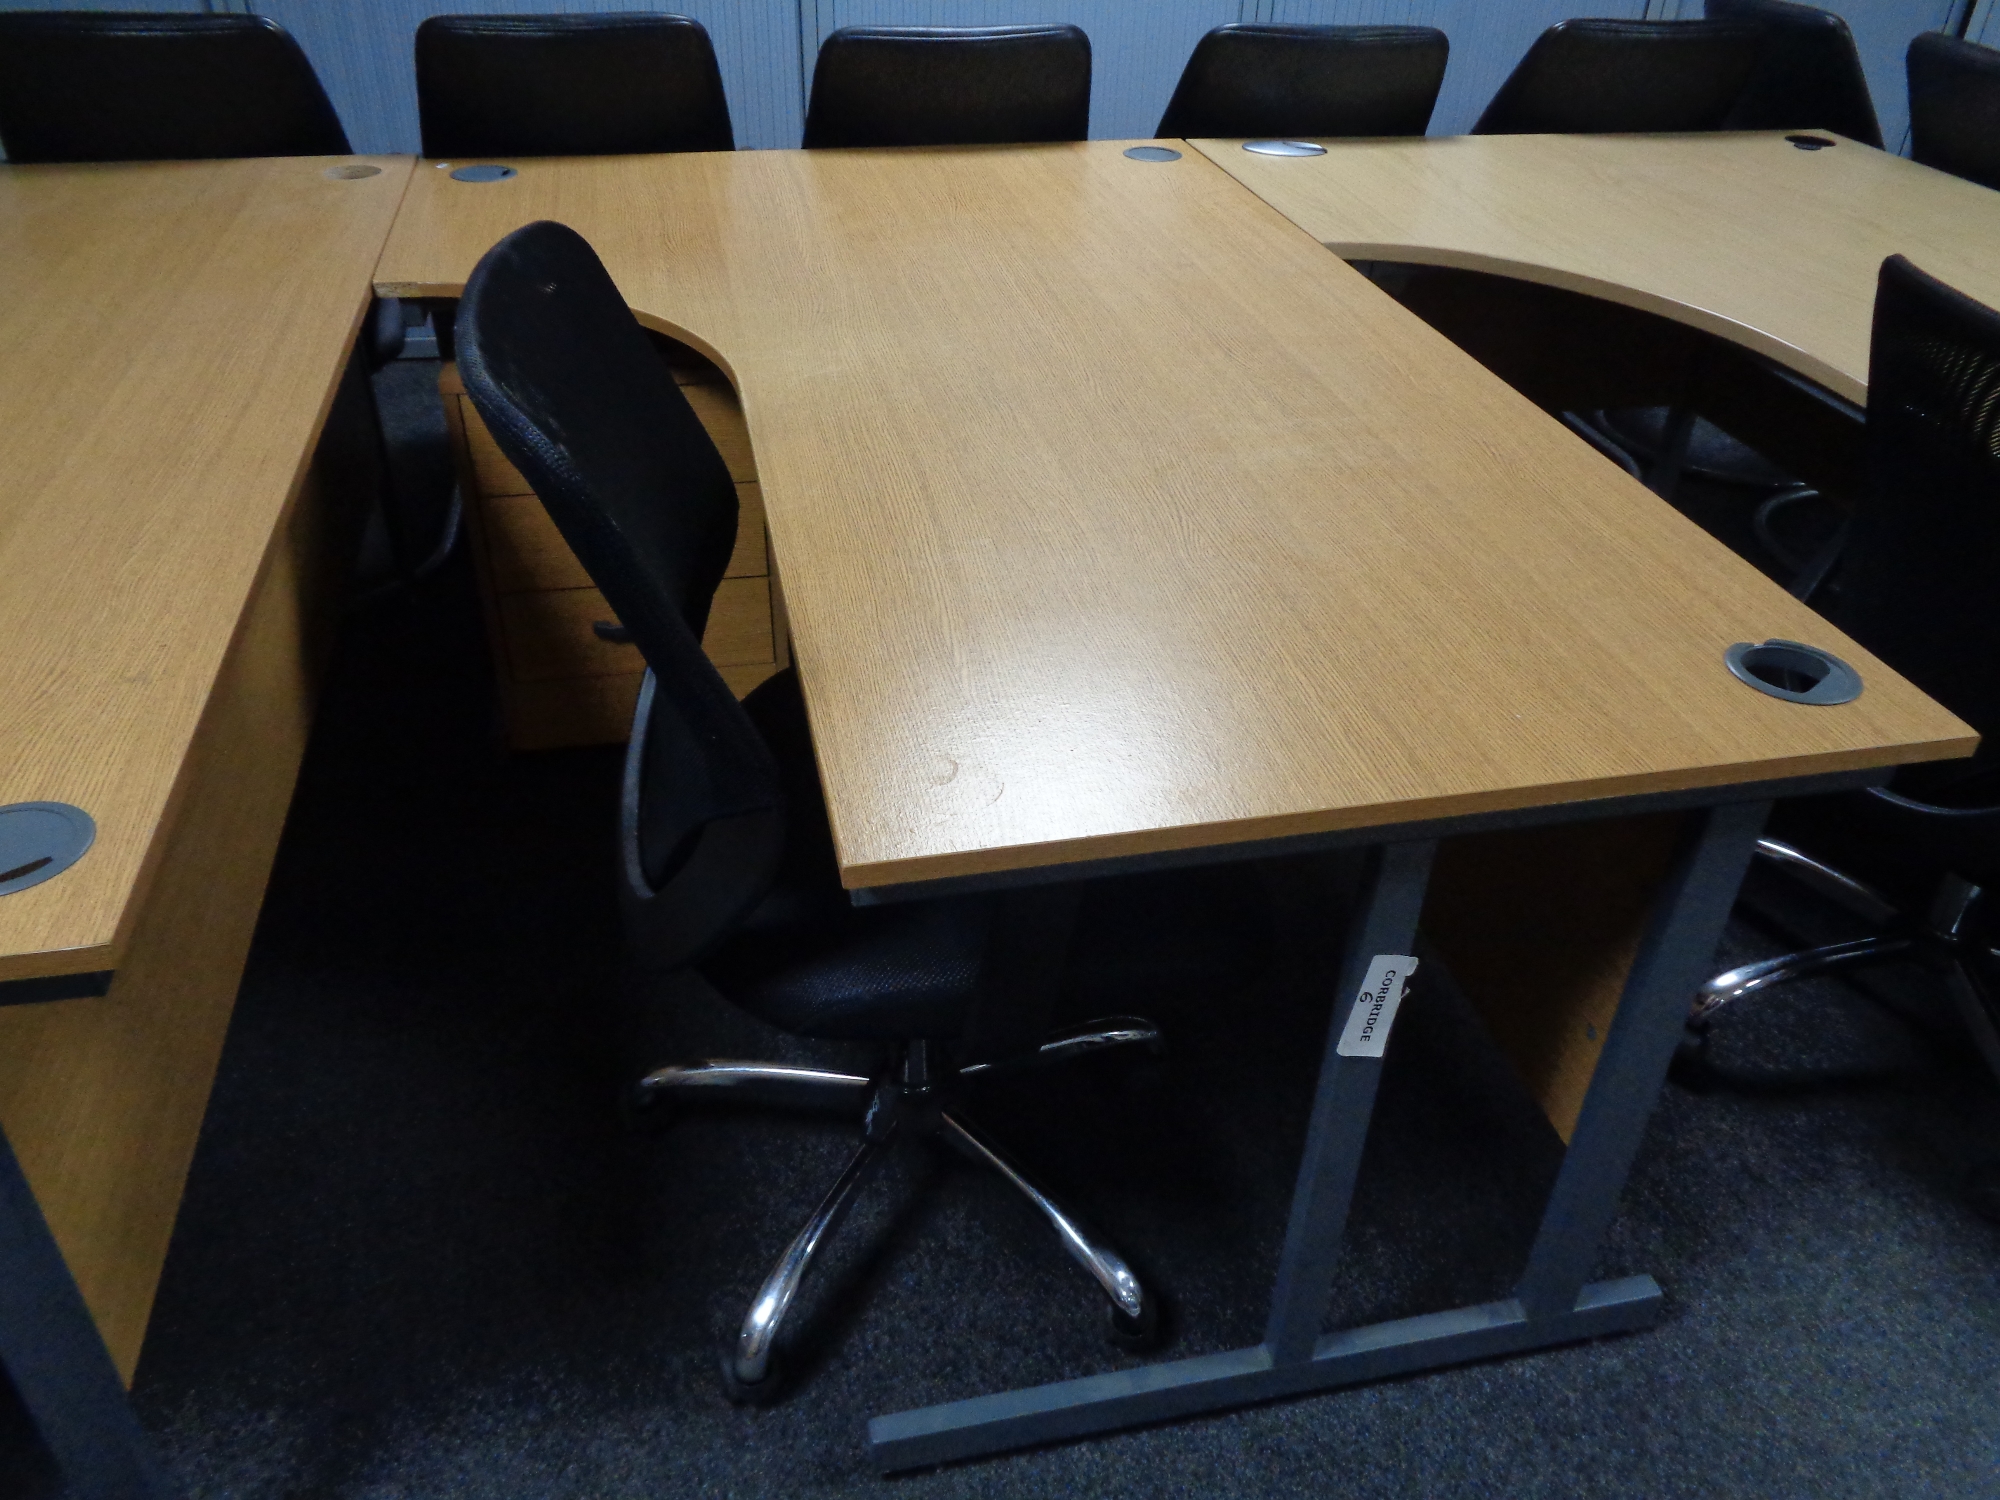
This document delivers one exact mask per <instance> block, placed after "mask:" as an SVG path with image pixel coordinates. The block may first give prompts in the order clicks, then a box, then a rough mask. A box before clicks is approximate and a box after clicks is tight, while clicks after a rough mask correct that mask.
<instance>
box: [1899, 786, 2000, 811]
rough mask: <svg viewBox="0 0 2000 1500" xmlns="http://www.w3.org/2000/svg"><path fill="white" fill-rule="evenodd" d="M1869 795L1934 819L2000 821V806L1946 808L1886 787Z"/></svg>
mask: <svg viewBox="0 0 2000 1500" xmlns="http://www.w3.org/2000/svg"><path fill="white" fill-rule="evenodd" d="M1867 790H1868V795H1869V796H1871V797H1878V798H1880V799H1881V800H1882V801H1884V802H1887V803H1890V804H1891V805H1892V806H1895V807H1900V808H1902V809H1903V810H1904V811H1905V812H1913V813H1922V814H1923V815H1924V816H1926V817H1933V818H1959V819H1977V818H1995V819H2000V804H1996V805H1994V806H1990V807H1944V806H1942V805H1940V804H1938V803H1936V802H1919V801H1918V800H1917V799H1916V798H1915V797H1906V796H1904V795H1903V794H1902V793H1901V792H1892V791H1890V790H1889V789H1888V788H1887V787H1885V786H1871V787H1869V788H1868V789H1867Z"/></svg>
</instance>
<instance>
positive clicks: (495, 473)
mask: <svg viewBox="0 0 2000 1500" xmlns="http://www.w3.org/2000/svg"><path fill="white" fill-rule="evenodd" d="M458 411H459V417H460V420H461V421H462V422H463V423H464V425H465V450H466V457H467V458H468V459H470V460H471V461H472V482H473V483H474V484H476V485H478V486H479V493H480V494H482V495H532V494H533V493H534V491H533V490H531V489H530V488H528V481H527V480H525V479H523V478H522V477H521V471H520V470H519V469H517V468H515V467H514V466H513V465H512V464H510V463H508V462H507V460H506V458H505V457H503V456H502V455H501V452H500V445H499V444H498V443H496V442H494V441H493V434H492V433H490V432H488V431H487V430H486V424H485V423H484V422H482V421H480V420H479V413H478V412H477V411H476V410H475V409H474V408H473V405H472V398H471V397H470V396H460V397H458Z"/></svg>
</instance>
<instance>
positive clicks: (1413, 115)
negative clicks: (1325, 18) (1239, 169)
mask: <svg viewBox="0 0 2000 1500" xmlns="http://www.w3.org/2000/svg"><path fill="white" fill-rule="evenodd" d="M1450 52H1451V43H1450V42H1449V41H1448V40H1446V38H1445V34H1444V33H1443V32H1442V31H1439V30H1437V29H1436V28H1435V27H1431V26H1218V27H1216V28H1215V30H1213V31H1211V32H1209V33H1208V35H1207V36H1205V37H1203V38H1202V39H1201V40H1200V41H1199V42H1197V43H1196V44H1195V49H1194V54H1193V55H1192V56H1191V57H1189V58H1188V61H1187V67H1185V68H1184V69H1182V70H1181V81H1180V83H1179V84H1178V85H1177V86H1176V87H1175V89H1174V96H1173V98H1172V99H1171V100H1169V101H1168V103H1167V112H1166V113H1165V114H1164V115H1162V116H1161V117H1160V128H1159V129H1158V130H1156V131H1154V132H1153V133H1154V134H1155V135H1158V136H1169V137H1177V138H1181V139H1185V138H1187V137H1190V136H1263V137H1271V136H1279V137H1294V138H1295V137H1299V136H1385V135H1422V134H1423V133H1424V131H1425V130H1426V129H1428V128H1429V126H1430V122H1431V111H1432V109H1434V108H1435V107H1436V106H1437V96H1438V89H1439V87H1440V86H1441V85H1442V84H1443V83H1444V67H1445V62H1446V59H1447V58H1448V57H1449V55H1450Z"/></svg>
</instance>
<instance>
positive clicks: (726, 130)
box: [417, 13, 736, 158]
mask: <svg viewBox="0 0 2000 1500" xmlns="http://www.w3.org/2000/svg"><path fill="white" fill-rule="evenodd" d="M417 114H418V117H419V118H420V119H421V120H422V122H423V132H424V155H426V156H429V157H434V158H447V157H454V156H486V157H493V156H497V157H509V156H612V155H619V154H624V153H638V152H648V151H730V150H734V149H735V145H736V138H735V135H734V133H733V132H732V131H731V130H730V127H729V102H728V100H727V99H726V98H725V97H724V96H723V92H722V72H721V69H719V68H718V67H717V66H716V62H715V48H714V46H713V45H712V44H711V43H710V42H709V39H708V32H707V31H705V30H704V29H703V28H702V25H701V23H700V22H699V21H695V20H691V19H689V18H688V17H686V16H664V15H650V14H643V13H633V14H623V15H552V16H432V17H431V18H430V19H429V20H427V21H425V22H424V23H423V24H422V25H421V26H419V27H418V28H417Z"/></svg>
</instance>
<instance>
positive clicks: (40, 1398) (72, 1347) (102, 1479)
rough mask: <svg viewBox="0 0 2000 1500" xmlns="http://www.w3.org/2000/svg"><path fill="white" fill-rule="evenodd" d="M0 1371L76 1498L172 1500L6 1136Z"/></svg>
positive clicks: (1, 1160)
mask: <svg viewBox="0 0 2000 1500" xmlns="http://www.w3.org/2000/svg"><path fill="white" fill-rule="evenodd" d="M0 1375H4V1376H5V1377H6V1378H7V1379H8V1380H10V1381H12V1382H13V1386H14V1390H15V1392H16V1394H17V1395H18V1396H19V1397H20V1399H21V1404H22V1405H23V1406H24V1407H26V1408H27V1413H28V1418H29V1420H30V1421H31V1422H32V1423H33V1424H34V1426H35V1430H36V1431H37V1432H38V1433H39V1434H40V1436H41V1439H42V1441H43V1443H44V1444H46V1445H47V1447H48V1450H49V1455H50V1457H51V1458H53V1459H54V1460H55V1464H56V1468H57V1469H58V1471H59V1472H60V1473H61V1476H62V1486H63V1488H62V1493H63V1494H64V1495H65V1496H67V1497H70V1500H168V1497H169V1496H171V1495H172V1494H174V1493H175V1492H174V1489H173V1486H172V1485H171V1484H170V1483H169V1482H168V1479H167V1477H166V1474H165V1472H164V1471H163V1470H162V1469H161V1467H160V1465H159V1461H158V1460H157V1459H156V1458H155V1457H154V1456H153V1452H152V1447H151V1445H150V1444H149V1443H148V1442H147V1440H146V1435H145V1433H144V1432H143V1431H141V1430H140V1427H139V1420H138V1418H137V1417H135V1416H133V1415H132V1408H131V1406H130V1405H128V1404H127V1402H126V1400H125V1387H124V1385H123V1384H122V1383H121V1382H120V1381H119V1379H118V1371H117V1370H116V1368H114V1367H113V1365H112V1363H111V1356H110V1354H109V1353H107V1352H106V1351H105V1348H104V1341H103V1339H101V1338H99V1337H98V1334H97V1325H96V1324H95V1323H93V1322H92V1321H91V1318H90V1311H89V1309H88V1308H86V1307H85V1306H84V1302H83V1297H82V1295H81V1294H80V1293H79V1292H78V1291H77V1289H76V1282H75V1281H73V1280H72V1279H71V1278H70V1274H69V1267H68V1266H67V1265H65V1264H64V1263H63V1258H62V1252H61V1251H60V1250H58V1249H57V1248H56V1242H55V1240H54V1239H52V1238H51V1237H50V1235H49V1228H48V1224H47V1222H46V1221H45V1220H44V1219H43V1218H42V1211H41V1208H40V1206H39V1205H37V1204H36V1202H35V1197H34V1194H33V1193H32V1192H30V1191H29V1189H28V1183H27V1179H26V1178H24V1177H23V1176H22V1175H21V1168H20V1165H19V1164H18V1163H17V1162H16V1161H15V1159H14V1151H13V1148H12V1147H11V1146H9V1145H8V1144H7V1138H6V1136H5V1135H4V1134H0ZM4 1456H5V1455H0V1458H4ZM7 1477H8V1476H7V1475H6V1474H4V1473H0V1493H5V1492H8V1486H7V1485H6V1484H5V1483H4V1481H5V1480H6V1479H7Z"/></svg>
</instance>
